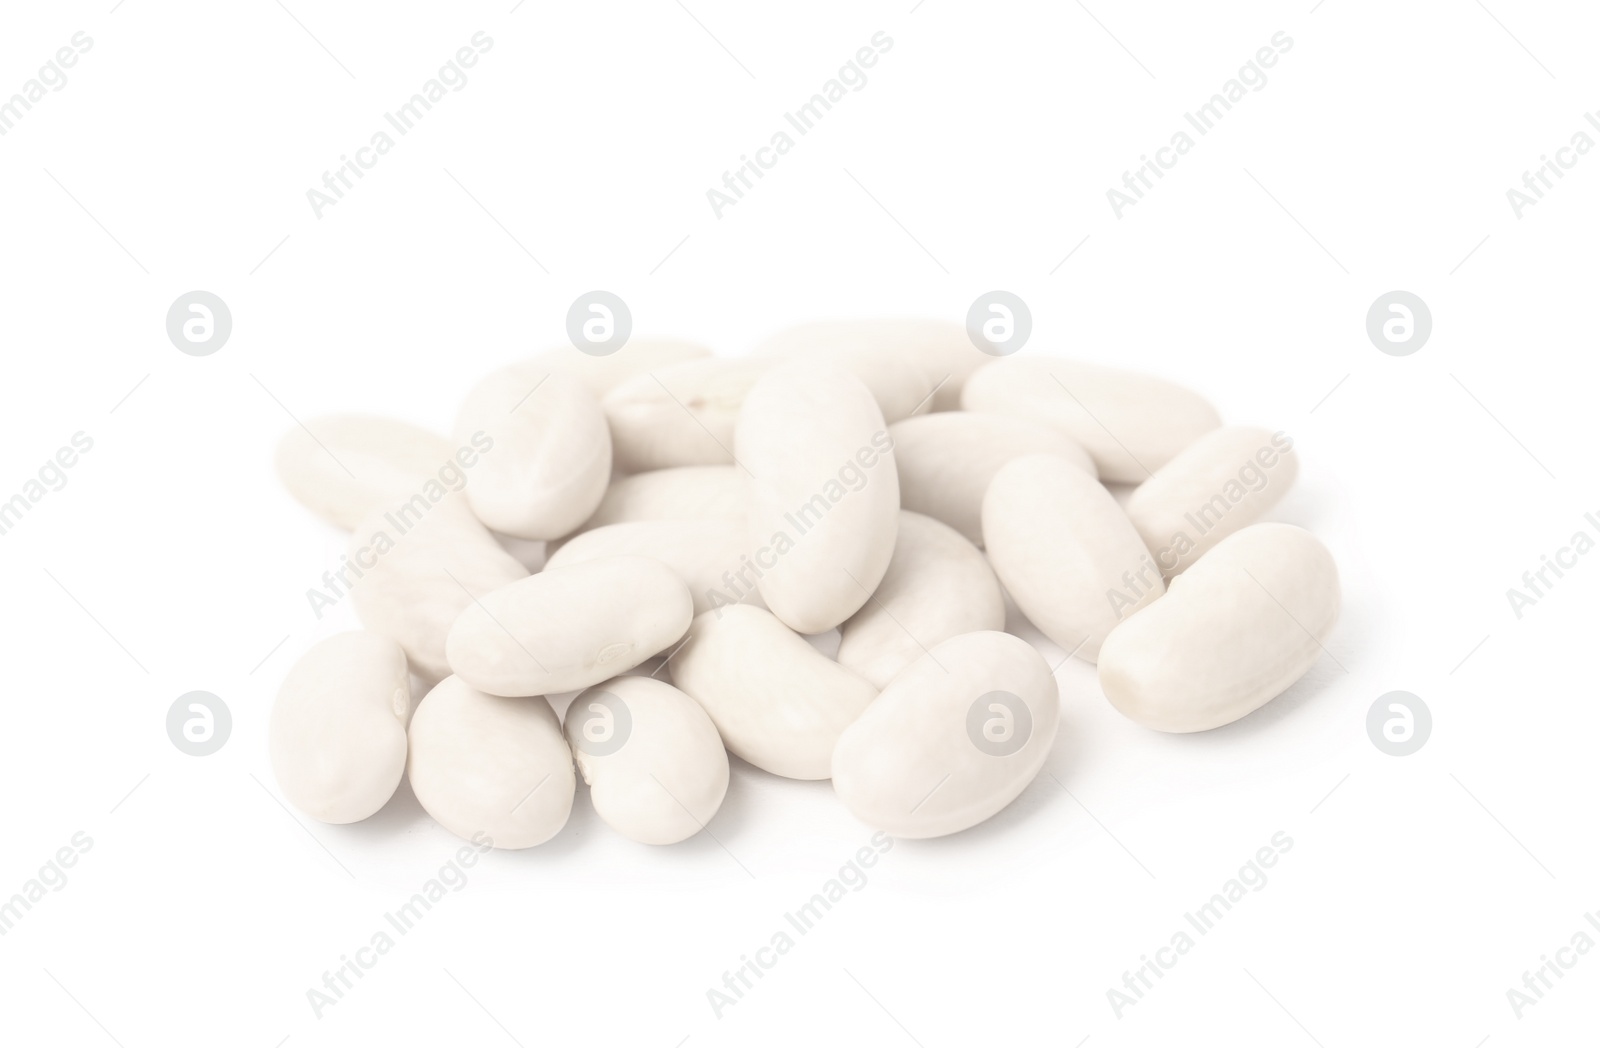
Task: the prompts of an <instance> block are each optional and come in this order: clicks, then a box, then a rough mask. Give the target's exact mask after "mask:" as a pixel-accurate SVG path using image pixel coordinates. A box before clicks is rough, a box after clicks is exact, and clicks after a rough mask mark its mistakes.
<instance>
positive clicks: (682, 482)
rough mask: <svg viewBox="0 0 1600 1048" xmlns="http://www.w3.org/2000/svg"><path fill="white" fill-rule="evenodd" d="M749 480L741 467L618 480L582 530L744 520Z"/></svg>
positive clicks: (676, 471)
mask: <svg viewBox="0 0 1600 1048" xmlns="http://www.w3.org/2000/svg"><path fill="white" fill-rule="evenodd" d="M748 479H749V478H747V477H746V476H745V473H744V470H742V469H740V468H739V467H738V466H678V467H675V468H673V469H653V470H650V471H649V472H648V473H635V474H632V475H630V476H625V477H618V478H616V479H615V480H613V481H612V482H611V486H610V487H609V488H607V489H606V495H605V498H603V499H601V500H600V508H599V509H596V510H595V511H594V515H593V516H591V517H590V518H589V519H588V520H586V521H584V523H583V527H582V528H581V529H580V530H582V531H589V530H592V529H594V528H599V527H604V526H605V525H607V524H626V523H629V522H631V521H636V520H700V519H704V518H706V517H738V518H739V519H740V520H743V519H744V514H745V505H746V503H747V502H748V500H749V489H748V487H747V483H748Z"/></svg>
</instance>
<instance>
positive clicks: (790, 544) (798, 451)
mask: <svg viewBox="0 0 1600 1048" xmlns="http://www.w3.org/2000/svg"><path fill="white" fill-rule="evenodd" d="M734 443H735V445H736V447H737V449H738V454H739V460H740V461H741V462H742V463H744V465H745V467H746V468H747V469H749V471H750V474H751V477H752V479H751V481H750V505H749V515H748V518H747V520H748V528H749V531H748V536H749V544H750V549H751V555H752V557H753V558H754V560H755V561H756V563H757V564H758V566H759V567H761V568H762V569H763V570H762V572H761V575H760V578H759V580H758V582H757V585H758V586H759V587H760V590H761V597H762V599H763V600H764V601H766V605H767V607H768V608H770V609H771V610H772V613H773V614H774V615H776V616H777V617H778V618H779V619H781V620H782V621H783V623H784V624H785V625H787V626H788V627H789V628H790V629H793V630H796V631H797V632H800V633H822V632H824V631H825V630H830V629H832V628H833V627H835V626H837V625H839V624H840V623H841V622H843V621H844V620H845V619H848V618H849V617H850V616H851V615H854V614H855V613H856V612H857V611H859V610H860V609H861V606H862V605H864V604H865V603H866V602H867V600H868V599H869V598H870V597H871V595H872V591H873V590H875V589H876V588H877V586H878V583H879V582H881V581H882V580H883V574H884V572H885V571H887V570H888V568H889V558H890V557H891V556H892V555H893V554H894V542H895V533H896V529H897V528H898V526H899V512H900V479H899V476H898V474H897V473H896V471H895V460H894V449H893V446H892V444H891V443H890V437H889V434H888V427H887V426H886V425H884V421H883V413H882V412H881V411H880V410H879V409H878V405H877V402H876V401H875V400H873V398H872V394H871V393H870V392H868V391H867V388H866V386H865V385H863V384H862V383H861V380H860V379H858V378H856V377H855V376H854V375H852V374H850V373H849V372H847V371H845V370H843V369H842V368H839V367H835V366H833V365H829V364H814V363H811V362H808V361H797V362H794V363H789V364H783V365H781V366H779V367H777V368H774V369H773V370H772V371H770V372H768V373H767V374H766V375H765V376H763V377H762V379H761V381H760V382H758V383H757V384H756V385H755V387H754V388H753V389H751V391H750V395H749V396H748V397H747V398H746V400H745V410H744V413H743V414H741V415H740V417H739V426H738V430H737V433H736V435H735V440H734ZM764 551H765V552H764Z"/></svg>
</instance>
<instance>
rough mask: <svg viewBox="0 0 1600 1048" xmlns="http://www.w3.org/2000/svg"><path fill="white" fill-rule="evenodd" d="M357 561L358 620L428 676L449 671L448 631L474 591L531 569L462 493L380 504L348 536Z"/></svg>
mask: <svg viewBox="0 0 1600 1048" xmlns="http://www.w3.org/2000/svg"><path fill="white" fill-rule="evenodd" d="M348 557H349V561H350V562H351V563H353V564H355V565H356V566H357V567H359V568H361V569H362V575H361V578H360V579H359V580H357V581H356V583H355V585H354V586H353V587H352V589H351V591H350V598H351V600H352V601H353V602H354V604H355V608H356V614H357V615H358V616H359V617H360V619H361V623H362V625H364V626H366V628H367V629H369V630H371V631H373V632H374V633H379V634H382V635H383V636H386V637H389V638H391V639H393V640H395V641H396V642H398V643H399V645H400V646H401V647H402V648H404V649H405V653H406V657H407V658H409V659H410V660H411V664H412V668H414V669H415V670H416V671H417V672H418V674H420V675H421V676H423V677H426V678H428V679H430V680H435V681H437V680H439V679H441V678H443V677H446V676H448V675H449V674H450V662H449V659H448V658H447V657H446V655H445V639H446V638H447V637H448V636H449V634H450V627H451V626H452V625H453V624H454V623H455V621H456V618H457V616H459V615H460V614H461V612H462V611H463V610H464V609H466V608H467V607H468V606H470V605H471V604H472V602H473V598H475V597H481V596H484V595H486V594H488V593H491V592H493V591H494V590H498V589H500V588H501V587H502V586H505V585H507V584H509V583H512V582H515V581H517V580H518V579H524V578H527V577H528V569H527V568H525V567H523V566H522V563H521V562H520V561H518V560H517V559H516V558H515V557H513V556H512V555H511V554H509V553H507V552H506V551H505V549H503V548H502V547H501V546H500V544H499V543H498V542H496V541H495V540H494V537H493V536H492V535H490V534H489V531H488V529H487V528H485V527H484V526H483V525H482V524H480V523H479V522H478V520H477V518H476V517H474V516H473V514H472V511H471V510H470V509H468V508H467V506H466V505H465V503H463V502H462V501H461V500H459V499H452V498H447V499H445V500H444V501H442V502H440V503H438V504H437V505H434V506H431V507H429V508H426V509H421V508H418V507H416V506H412V507H409V508H406V509H401V510H393V511H388V510H386V511H382V512H379V513H377V514H375V515H373V516H371V517H368V518H367V519H365V520H364V521H363V522H362V523H361V524H360V525H358V526H357V527H356V530H355V531H354V532H353V533H352V534H351V536H350V552H349V554H348Z"/></svg>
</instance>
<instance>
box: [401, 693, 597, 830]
mask: <svg viewBox="0 0 1600 1048" xmlns="http://www.w3.org/2000/svg"><path fill="white" fill-rule="evenodd" d="M410 739H411V759H410V761H409V762H408V763H407V770H408V773H409V775H410V777H411V788H412V790H413V791H415V793H416V795H417V800H418V801H419V802H421V804H422V807H423V808H424V809H426V810H427V812H428V814H429V815H431V816H433V817H434V819H436V820H438V822H439V824H440V825H442V826H443V827H444V828H445V829H447V830H449V831H450V832H451V833H454V834H456V835H457V836H460V837H465V838H467V839H468V840H477V839H478V838H479V835H482V836H484V837H487V838H488V839H489V841H490V843H492V844H493V845H494V846H495V847H496V848H531V847H533V846H534V845H536V844H543V843H544V842H545V841H547V840H549V839H550V838H551V837H554V836H555V835H556V834H557V833H559V832H561V827H563V826H565V825H566V824H567V817H568V816H569V815H570V814H571V813H572V797H573V793H574V792H575V791H576V789H577V777H576V776H575V775H574V774H573V770H572V752H571V751H570V750H568V749H567V743H566V740H565V739H563V738H562V737H561V723H560V722H559V721H558V720H557V719H556V712H555V710H553V709H551V708H550V703H549V702H547V701H546V700H545V699H544V698H543V697H542V696H537V695H535V696H533V697H531V698H518V699H508V698H501V697H499V696H496V695H485V694H484V693H483V692H481V691H478V690H477V689H475V688H473V687H472V686H471V685H469V684H467V682H466V681H463V680H462V679H461V678H459V677H446V678H445V679H444V680H442V681H440V682H439V684H438V686H437V687H435V688H434V689H433V690H432V691H430V692H428V694H427V695H426V696H425V697H424V698H423V700H422V702H421V704H420V705H418V707H417V714H416V716H415V717H414V718H413V719H412V721H411V732H410Z"/></svg>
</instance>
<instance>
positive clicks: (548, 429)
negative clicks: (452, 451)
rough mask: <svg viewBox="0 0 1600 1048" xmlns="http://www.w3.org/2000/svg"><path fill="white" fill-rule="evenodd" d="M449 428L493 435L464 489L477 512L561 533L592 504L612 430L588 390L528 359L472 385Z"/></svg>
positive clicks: (523, 531)
mask: <svg viewBox="0 0 1600 1048" xmlns="http://www.w3.org/2000/svg"><path fill="white" fill-rule="evenodd" d="M455 432H456V435H457V436H458V437H460V438H463V439H465V438H466V437H468V436H470V435H471V434H473V433H483V434H485V435H487V436H488V437H489V439H490V440H492V441H493V442H494V446H493V448H492V449H491V450H490V451H488V452H486V453H485V454H484V455H483V458H482V461H481V462H479V463H478V465H476V466H474V467H473V469H472V470H471V471H470V474H469V476H468V482H467V485H466V487H465V489H464V490H465V492H466V496H467V501H468V502H469V503H470V504H471V506H472V511H473V512H474V513H476V514H477V515H478V519H479V520H481V521H483V523H484V524H486V525H488V526H489V527H491V528H493V529H494V530H496V531H500V532H504V533H505V534H507V535H515V536H516V537H518V538H524V539H554V538H560V537H561V536H562V535H565V534H567V533H568V532H570V531H572V530H573V529H574V528H576V527H578V525H580V524H582V523H583V522H584V521H585V520H586V519H587V518H588V517H589V514H591V513H593V512H594V510H595V507H596V506H598V505H600V499H601V498H602V497H603V496H604V495H605V491H606V484H607V483H608V482H609V481H610V479H611V432H610V430H609V429H608V428H607V426H606V418H605V415H604V414H603V413H602V412H601V410H600V405H599V402H598V401H596V400H595V397H594V394H593V393H591V392H589V389H588V387H586V386H585V385H584V384H583V382H582V381H580V380H579V379H576V378H573V377H572V376H571V375H568V374H565V373H563V372H559V371H549V370H547V369H545V368H542V367H539V366H538V365H536V364H534V363H532V362H530V361H522V362H520V363H517V364H513V365H511V366H509V367H504V368H501V369H500V370H499V371H496V372H494V373H493V374H491V375H489V376H488V377H487V378H485V379H484V380H483V381H482V382H480V383H478V385H477V386H475V387H473V390H472V392H471V393H469V394H468V395H467V398H466V400H465V401H464V402H463V403H462V405H461V410H460V412H459V413H458V414H457V416H456V427H455Z"/></svg>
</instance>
